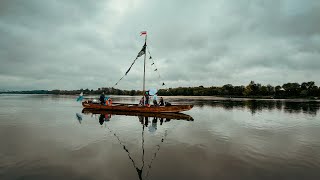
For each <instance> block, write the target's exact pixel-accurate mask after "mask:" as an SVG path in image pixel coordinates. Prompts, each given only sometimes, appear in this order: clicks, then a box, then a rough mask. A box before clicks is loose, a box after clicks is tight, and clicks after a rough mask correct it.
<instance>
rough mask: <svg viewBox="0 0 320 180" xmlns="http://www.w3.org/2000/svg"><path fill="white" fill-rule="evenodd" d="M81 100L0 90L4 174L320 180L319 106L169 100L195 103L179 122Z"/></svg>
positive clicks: (133, 100)
mask: <svg viewBox="0 0 320 180" xmlns="http://www.w3.org/2000/svg"><path fill="white" fill-rule="evenodd" d="M75 99H76V97H75V96H56V95H3V94H2V95H0V142H1V146H0V179H1V180H4V179H32V180H34V179H83V180H84V179H117V180H118V179H125V180H128V179H130V180H131V179H133V180H134V179H137V180H139V179H152V180H153V179H154V180H158V179H159V180H160V179H161V180H162V179H210V180H211V179H222V180H223V179H246V180H248V179H259V180H263V179H288V180H293V179H320V115H319V113H320V112H319V108H320V103H319V102H315V101H313V102H304V101H288V100H248V99H223V98H214V97H165V101H169V102H171V103H173V104H194V108H193V109H191V110H190V111H187V112H184V114H185V116H188V117H190V116H191V117H192V118H191V119H190V118H189V119H183V118H182V119H181V118H180V120H177V119H173V118H172V117H169V118H166V117H164V118H163V117H162V118H158V117H142V116H132V115H114V114H108V113H106V114H101V113H99V112H86V113H82V107H81V104H80V103H79V102H76V101H75ZM113 99H114V101H118V102H119V101H120V102H126V103H127V102H128V103H137V102H138V100H139V97H125V96H115V97H113Z"/></svg>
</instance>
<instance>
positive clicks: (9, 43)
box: [0, 0, 320, 89]
mask: <svg viewBox="0 0 320 180" xmlns="http://www.w3.org/2000/svg"><path fill="white" fill-rule="evenodd" d="M319 10H320V2H318V1H311V0H310V1H307V2H305V1H304V2H302V1H291V0H290V1H289V0H283V1H266V0H265V1H263V0H258V1H251V0H248V1H231V0H230V1H222V0H221V1H207V0H205V1H201V3H200V2H198V1H197V2H196V1H189V0H188V1H182V0H181V1H166V2H164V1H156V0H154V1H143V0H123V1H116V0H110V1H97V2H96V1H95V2H92V1H85V0H81V1H72V0H69V1H40V0H30V1H22V0H10V1H9V0H8V1H1V2H0V37H1V41H0V63H1V66H0V89H55V88H59V89H77V88H90V89H91V88H93V89H96V88H98V87H102V86H112V85H113V84H114V83H115V82H116V81H117V80H118V79H119V78H120V77H121V76H122V75H123V74H124V73H125V71H126V70H127V68H128V67H129V65H130V64H131V62H132V61H133V58H134V57H135V56H136V55H137V53H138V52H139V50H140V49H141V47H142V44H143V38H142V37H140V36H139V35H138V33H139V32H140V31H142V30H147V31H148V33H149V36H148V39H149V43H148V44H149V48H150V51H151V53H152V55H153V58H154V60H155V62H156V65H157V67H158V70H159V72H160V73H161V78H162V80H161V81H164V82H166V84H167V86H168V87H176V86H198V85H205V86H211V85H223V84H227V83H232V84H237V85H240V84H247V83H248V82H249V81H250V80H255V81H257V82H260V83H264V84H268V83H270V84H273V85H275V84H282V83H285V82H288V81H293V82H302V81H309V80H314V81H316V83H317V84H318V85H319V84H320V81H319V80H318V78H317V77H319V76H320V71H319V70H318V69H319V68H320V61H319V57H320V25H319V23H318V20H319V18H320V13H319V12H320V11H319ZM142 61H143V59H142V58H140V59H139V60H138V61H137V63H136V64H135V65H134V67H133V68H132V70H131V72H130V73H129V75H128V76H126V77H125V79H124V80H123V81H122V82H121V83H120V84H119V86H118V87H119V88H123V89H141V86H142V66H143V64H142ZM150 64H151V62H149V61H148V62H147V86H148V87H160V84H161V82H160V80H158V78H157V76H158V75H157V73H155V72H154V71H153V67H151V66H150Z"/></svg>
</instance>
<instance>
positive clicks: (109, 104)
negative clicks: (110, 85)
mask: <svg viewBox="0 0 320 180" xmlns="http://www.w3.org/2000/svg"><path fill="white" fill-rule="evenodd" d="M108 106H112V99H111V98H109V99H108Z"/></svg>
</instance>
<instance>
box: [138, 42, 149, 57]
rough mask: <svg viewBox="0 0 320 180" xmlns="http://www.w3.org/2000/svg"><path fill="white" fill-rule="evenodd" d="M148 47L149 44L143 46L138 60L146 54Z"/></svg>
mask: <svg viewBox="0 0 320 180" xmlns="http://www.w3.org/2000/svg"><path fill="white" fill-rule="evenodd" d="M146 47H147V44H146V43H144V45H143V47H142V49H141V51H140V52H139V53H138V56H137V58H138V57H140V56H142V55H144V54H145V53H146Z"/></svg>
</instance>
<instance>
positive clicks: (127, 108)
mask: <svg viewBox="0 0 320 180" xmlns="http://www.w3.org/2000/svg"><path fill="white" fill-rule="evenodd" d="M143 35H145V43H144V45H143V47H142V50H141V51H140V52H139V54H138V56H137V57H136V59H135V60H134V61H133V63H132V64H131V66H130V68H129V69H128V70H127V72H126V74H125V75H127V74H128V72H129V71H130V69H131V68H132V66H133V64H134V63H135V61H136V60H137V59H138V58H139V57H140V56H142V55H144V69H143V94H145V92H146V91H145V69H146V50H147V49H146V48H147V33H146V32H144V33H143ZM148 52H149V53H150V51H148ZM149 59H151V54H150V58H149ZM153 64H154V63H153ZM155 71H157V69H155ZM125 75H124V76H125ZM124 76H123V77H124ZM123 77H122V78H120V80H119V81H118V82H117V83H116V84H115V85H114V86H116V85H117V84H118V83H119V82H120V81H121V80H122V79H123ZM159 77H160V75H159ZM163 85H164V83H163ZM143 103H145V102H143ZM82 106H83V107H84V108H87V109H103V110H110V111H124V112H144V113H146V112H149V113H177V112H181V111H188V110H190V109H191V108H192V107H193V105H169V106H148V105H145V104H144V105H142V106H139V105H138V104H121V103H113V104H112V105H111V106H108V105H102V104H97V103H93V102H92V101H84V102H82Z"/></svg>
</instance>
